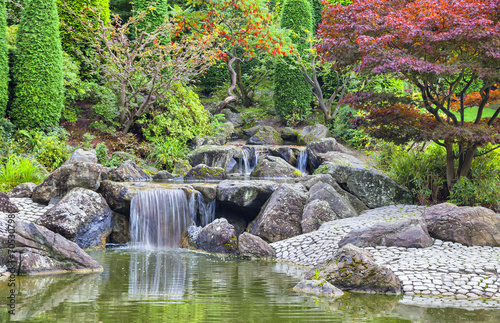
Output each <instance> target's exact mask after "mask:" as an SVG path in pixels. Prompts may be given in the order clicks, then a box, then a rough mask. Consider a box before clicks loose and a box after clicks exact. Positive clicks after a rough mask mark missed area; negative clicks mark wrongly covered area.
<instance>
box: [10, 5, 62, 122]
mask: <svg viewBox="0 0 500 323" xmlns="http://www.w3.org/2000/svg"><path fill="white" fill-rule="evenodd" d="M16 47H17V58H16V63H15V71H14V79H15V83H16V87H15V90H14V95H15V98H14V102H13V105H12V111H11V112H10V116H11V118H12V119H13V120H14V122H15V123H17V124H18V125H19V126H21V127H25V128H44V127H46V126H49V125H56V124H58V122H59V119H60V117H61V110H62V107H63V99H64V98H63V93H64V92H63V74H62V49H61V39H60V37H59V18H58V16H57V8H56V3H55V0H30V1H28V2H27V5H26V7H25V9H24V13H23V16H22V17H21V22H20V24H19V30H18V33H17V38H16Z"/></svg>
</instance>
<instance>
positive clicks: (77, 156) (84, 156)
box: [63, 149, 97, 165]
mask: <svg viewBox="0 0 500 323" xmlns="http://www.w3.org/2000/svg"><path fill="white" fill-rule="evenodd" d="M76 162H85V163H97V154H96V152H95V150H94V149H92V150H88V151H85V150H83V149H77V150H75V152H74V153H73V154H72V155H71V156H70V157H69V158H68V160H66V161H65V162H64V164H63V165H68V164H73V163H76Z"/></svg>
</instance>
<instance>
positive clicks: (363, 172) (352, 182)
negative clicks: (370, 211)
mask: <svg viewBox="0 0 500 323" xmlns="http://www.w3.org/2000/svg"><path fill="white" fill-rule="evenodd" d="M317 172H318V173H327V174H330V175H332V176H333V177H334V178H335V179H336V180H337V182H338V183H339V184H340V185H341V186H342V187H343V188H345V189H346V190H347V191H348V192H349V193H351V194H353V195H354V196H356V197H357V198H359V199H360V200H361V201H362V202H363V203H364V204H365V205H366V206H367V207H369V208H377V207H382V206H388V205H394V204H412V203H413V197H412V195H411V193H410V191H409V190H408V189H406V188H405V187H403V186H401V185H399V184H398V183H396V182H395V181H394V180H393V179H391V178H390V177H388V176H386V175H383V174H380V173H378V172H376V171H374V170H370V169H362V168H353V167H348V166H343V165H334V164H330V163H324V164H323V165H321V167H319V168H318V169H317Z"/></svg>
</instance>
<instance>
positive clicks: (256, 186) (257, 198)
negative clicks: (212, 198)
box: [217, 180, 278, 209]
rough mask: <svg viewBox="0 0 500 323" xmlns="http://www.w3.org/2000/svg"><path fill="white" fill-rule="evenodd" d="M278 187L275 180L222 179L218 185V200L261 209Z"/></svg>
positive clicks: (227, 203) (233, 204)
mask: <svg viewBox="0 0 500 323" xmlns="http://www.w3.org/2000/svg"><path fill="white" fill-rule="evenodd" d="M277 188H278V184H277V183H276V182H273V181H255V180H251V181H222V182H220V183H219V185H217V202H218V203H221V204H222V205H232V206H238V207H244V208H252V209H260V208H261V207H262V206H263V205H264V203H266V201H267V200H268V199H269V197H270V196H271V194H273V192H274V191H275V190H276V189H277Z"/></svg>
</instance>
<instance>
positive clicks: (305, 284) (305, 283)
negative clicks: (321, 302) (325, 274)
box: [293, 279, 344, 297]
mask: <svg viewBox="0 0 500 323" xmlns="http://www.w3.org/2000/svg"><path fill="white" fill-rule="evenodd" d="M293 290H294V291H296V292H302V293H308V294H315V295H321V296H328V297H340V296H342V295H344V292H342V291H341V290H340V289H338V288H337V287H335V286H333V285H332V284H330V283H329V282H327V281H326V280H315V279H303V280H301V281H300V282H299V283H298V284H297V285H295V287H293Z"/></svg>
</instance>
